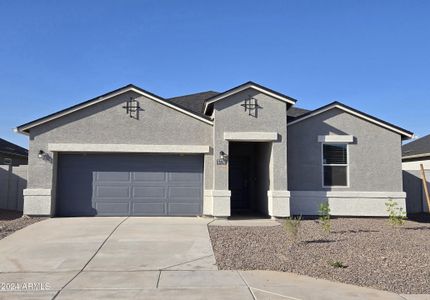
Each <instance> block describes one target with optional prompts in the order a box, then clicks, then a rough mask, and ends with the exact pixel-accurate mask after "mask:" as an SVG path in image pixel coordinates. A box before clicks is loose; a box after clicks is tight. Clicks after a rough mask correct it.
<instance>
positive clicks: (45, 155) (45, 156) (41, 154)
mask: <svg viewBox="0 0 430 300" xmlns="http://www.w3.org/2000/svg"><path fill="white" fill-rule="evenodd" d="M37 157H39V158H40V159H43V160H45V161H48V162H52V157H51V156H49V154H48V153H46V152H45V151H43V150H39V153H38V154H37Z"/></svg>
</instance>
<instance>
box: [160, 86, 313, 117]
mask: <svg viewBox="0 0 430 300" xmlns="http://www.w3.org/2000/svg"><path fill="white" fill-rule="evenodd" d="M218 94H220V93H218V92H214V91H207V92H200V93H195V94H190V95H185V96H178V97H173V98H167V99H166V100H168V101H172V102H173V103H175V104H178V105H181V106H183V107H185V108H187V109H188V110H191V111H193V112H196V113H200V114H201V113H202V112H203V109H204V104H205V101H206V100H207V99H209V98H212V97H214V96H216V95H218ZM308 112H309V110H307V109H304V108H299V107H291V108H290V109H288V112H287V115H288V120H289V121H290V120H294V119H296V118H298V117H300V116H301V115H303V114H305V113H308Z"/></svg>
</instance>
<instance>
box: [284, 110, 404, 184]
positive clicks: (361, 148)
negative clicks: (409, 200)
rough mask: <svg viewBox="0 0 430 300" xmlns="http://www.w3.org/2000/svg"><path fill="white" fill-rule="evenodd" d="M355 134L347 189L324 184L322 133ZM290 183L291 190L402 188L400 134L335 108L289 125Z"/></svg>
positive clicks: (350, 153) (351, 149)
mask: <svg viewBox="0 0 430 300" xmlns="http://www.w3.org/2000/svg"><path fill="white" fill-rule="evenodd" d="M330 134H336V135H352V136H354V142H353V143H351V144H349V174H350V177H349V178H350V182H349V185H350V186H349V187H348V188H323V187H322V164H321V160H322V156H321V143H320V142H318V136H319V135H330ZM288 185H289V189H290V190H291V191H294V190H295V191H328V190H331V191H392V192H397V191H398V192H400V191H402V190H403V187H402V165H401V137H400V135H399V134H396V133H394V132H391V131H389V130H387V129H384V128H382V127H379V126H377V125H375V124H372V123H370V122H367V121H365V120H362V119H360V118H357V117H355V116H353V115H351V114H348V113H345V112H343V111H342V110H339V109H332V110H329V111H327V112H324V113H321V114H320V115H317V116H315V117H312V118H309V119H307V120H303V121H301V122H299V123H296V124H293V125H290V126H288Z"/></svg>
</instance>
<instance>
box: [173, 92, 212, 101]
mask: <svg viewBox="0 0 430 300" xmlns="http://www.w3.org/2000/svg"><path fill="white" fill-rule="evenodd" d="M206 93H214V94H219V92H217V91H212V90H209V91H204V92H198V93H192V94H186V95H181V96H175V97H169V98H165V99H167V100H170V99H177V98H183V97H189V96H195V95H200V94H206Z"/></svg>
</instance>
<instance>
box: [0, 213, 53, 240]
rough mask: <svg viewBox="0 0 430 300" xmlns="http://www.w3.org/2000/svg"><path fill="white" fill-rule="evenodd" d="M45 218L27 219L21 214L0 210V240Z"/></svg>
mask: <svg viewBox="0 0 430 300" xmlns="http://www.w3.org/2000/svg"><path fill="white" fill-rule="evenodd" d="M44 219H46V218H40V217H27V216H23V215H22V213H20V212H16V211H10V210H0V240H1V239H2V238H5V237H7V236H8V235H10V234H12V233H14V232H15V231H17V230H20V229H22V228H24V227H27V226H28V225H31V224H33V223H36V222H39V221H42V220H44Z"/></svg>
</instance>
